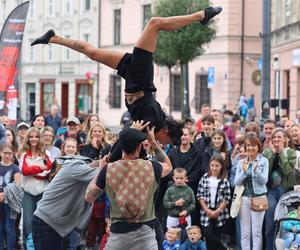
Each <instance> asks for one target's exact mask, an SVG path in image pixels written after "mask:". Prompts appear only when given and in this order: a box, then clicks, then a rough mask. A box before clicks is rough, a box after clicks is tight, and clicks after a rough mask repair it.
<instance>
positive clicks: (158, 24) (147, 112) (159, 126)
mask: <svg viewBox="0 0 300 250" xmlns="http://www.w3.org/2000/svg"><path fill="white" fill-rule="evenodd" d="M221 11H222V8H221V7H208V8H206V9H205V10H200V11H198V12H196V13H193V14H190V15H185V16H172V17H152V18H151V19H150V20H149V22H148V23H147V25H146V27H145V29H144V30H143V32H142V34H141V36H140V38H139V39H138V41H137V43H136V45H135V47H134V49H133V52H132V53H123V52H120V51H114V50H109V49H101V48H96V47H94V46H92V45H90V44H88V43H87V42H85V41H78V40H73V39H69V38H64V37H61V36H58V35H56V34H55V32H54V31H53V30H49V31H47V32H46V33H45V34H44V35H43V36H41V37H39V38H37V39H35V40H34V41H33V42H32V44H31V46H33V45H36V44H48V43H53V44H59V45H63V46H66V47H68V48H70V49H72V50H75V51H78V52H80V53H83V54H85V55H86V56H88V57H89V58H90V59H92V60H94V61H97V62H99V63H102V64H105V65H106V66H109V67H111V68H113V69H116V70H117V74H118V75H120V76H121V77H123V78H124V79H125V103H126V107H127V109H128V111H129V112H130V114H131V117H132V119H133V120H134V121H137V120H143V121H145V122H150V126H151V127H153V126H155V130H154V131H155V137H156V139H157V140H158V141H159V142H160V143H162V144H163V145H166V144H168V143H173V142H177V141H178V140H179V139H180V137H181V135H182V131H181V125H180V124H179V123H178V122H176V121H175V120H173V119H171V118H166V115H165V113H164V112H163V111H162V109H161V106H160V104H159V103H158V102H157V101H156V100H155V99H154V97H153V95H152V92H155V91H156V88H155V86H154V84H153V73H154V72H153V57H152V55H153V52H154V51H155V47H156V42H157V37H158V33H159V31H161V30H163V31H174V30H178V29H180V28H183V27H185V26H187V25H189V24H191V23H194V22H200V23H201V24H202V25H206V24H207V23H208V21H209V20H210V19H211V18H213V17H214V16H216V15H217V14H219V13H220V12H221Z"/></svg>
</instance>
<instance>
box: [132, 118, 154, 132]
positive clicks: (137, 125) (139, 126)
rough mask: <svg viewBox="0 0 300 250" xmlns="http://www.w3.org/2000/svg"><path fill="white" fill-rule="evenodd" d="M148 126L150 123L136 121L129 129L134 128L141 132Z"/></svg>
mask: <svg viewBox="0 0 300 250" xmlns="http://www.w3.org/2000/svg"><path fill="white" fill-rule="evenodd" d="M149 124H150V122H146V123H145V122H144V121H143V120H137V121H134V122H133V123H132V125H131V126H130V127H131V128H135V129H137V130H139V131H142V130H144V128H146V127H147V126H148V125H149Z"/></svg>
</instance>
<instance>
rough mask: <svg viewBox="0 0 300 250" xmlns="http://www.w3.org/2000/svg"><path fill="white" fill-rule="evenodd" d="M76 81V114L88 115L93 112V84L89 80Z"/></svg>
mask: <svg viewBox="0 0 300 250" xmlns="http://www.w3.org/2000/svg"><path fill="white" fill-rule="evenodd" d="M76 83H77V84H76V86H77V90H76V93H77V94H76V104H77V105H76V106H77V109H76V114H77V115H79V114H80V115H88V114H90V113H92V93H93V85H91V84H89V83H88V81H78V82H76Z"/></svg>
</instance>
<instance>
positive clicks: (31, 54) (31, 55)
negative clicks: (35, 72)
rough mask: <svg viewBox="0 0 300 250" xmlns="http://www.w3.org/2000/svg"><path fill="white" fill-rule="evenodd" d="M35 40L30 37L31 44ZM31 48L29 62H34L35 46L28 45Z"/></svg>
mask: <svg viewBox="0 0 300 250" xmlns="http://www.w3.org/2000/svg"><path fill="white" fill-rule="evenodd" d="M32 42H33V39H29V45H30V44H31V43H32ZM28 50H29V57H28V58H29V62H34V51H35V50H34V48H33V46H28Z"/></svg>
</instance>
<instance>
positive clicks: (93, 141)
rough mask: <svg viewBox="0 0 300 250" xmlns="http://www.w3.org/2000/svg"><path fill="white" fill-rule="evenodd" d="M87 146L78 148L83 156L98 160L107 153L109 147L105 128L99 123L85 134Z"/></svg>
mask: <svg viewBox="0 0 300 250" xmlns="http://www.w3.org/2000/svg"><path fill="white" fill-rule="evenodd" d="M86 142H87V144H86V145H84V146H83V147H81V148H80V150H79V152H80V154H81V155H83V156H87V157H90V158H92V159H93V160H99V159H101V158H102V157H103V156H104V155H107V154H108V153H109V150H110V147H111V145H110V144H109V143H108V139H107V135H106V130H105V127H104V126H103V125H102V124H101V123H99V122H98V123H95V124H94V125H93V126H92V127H91V129H90V130H89V132H88V134H87V141H86Z"/></svg>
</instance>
